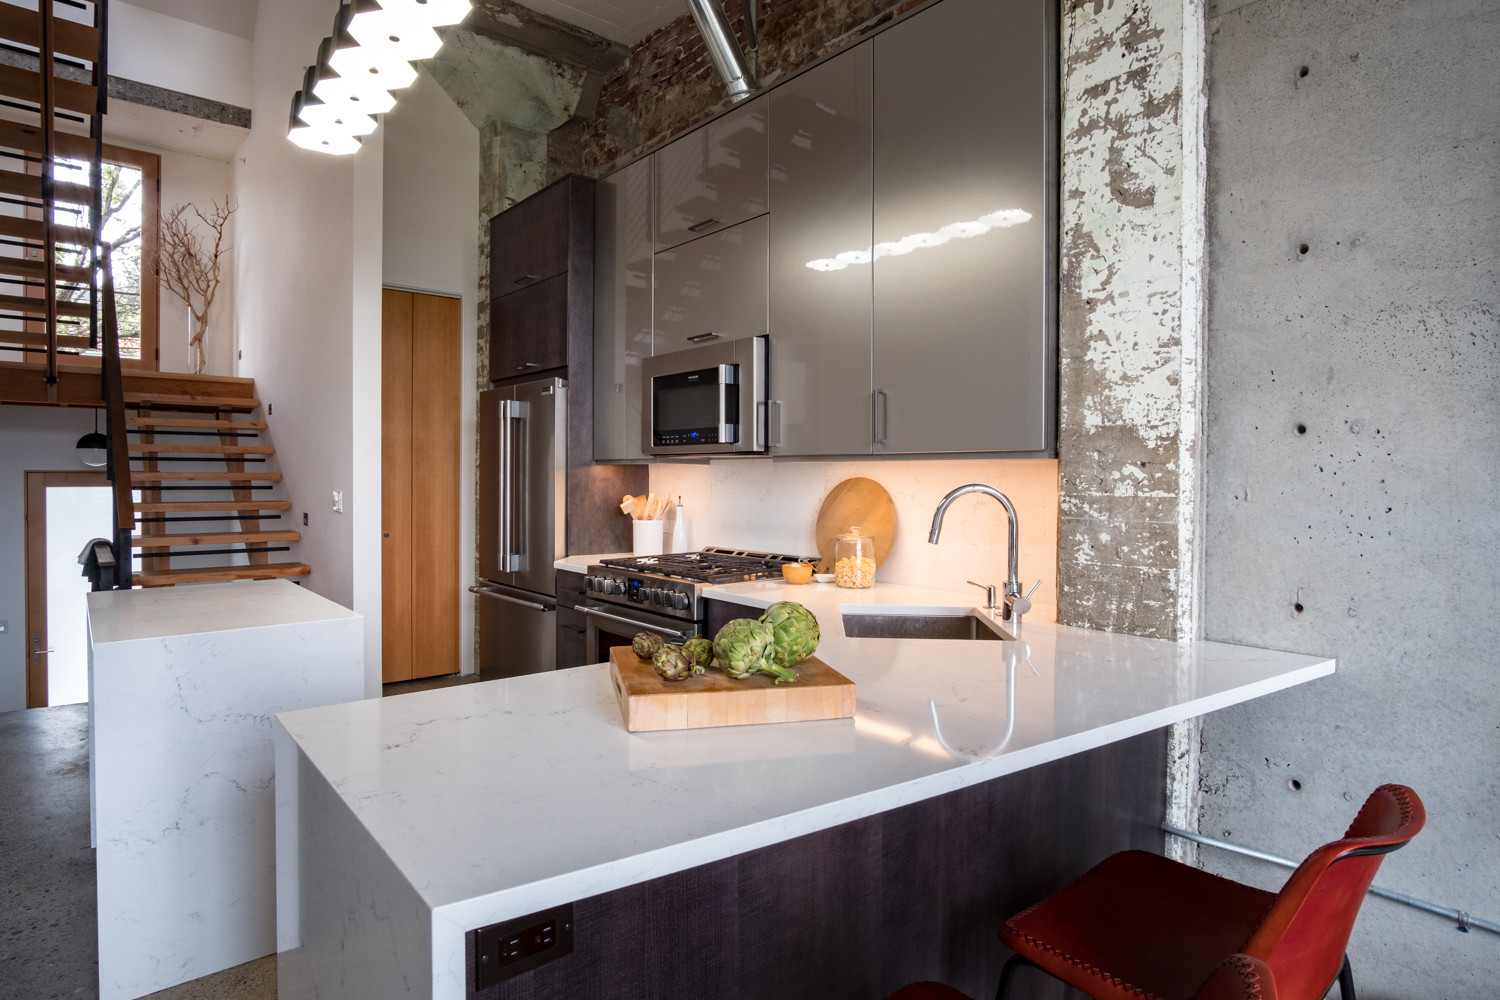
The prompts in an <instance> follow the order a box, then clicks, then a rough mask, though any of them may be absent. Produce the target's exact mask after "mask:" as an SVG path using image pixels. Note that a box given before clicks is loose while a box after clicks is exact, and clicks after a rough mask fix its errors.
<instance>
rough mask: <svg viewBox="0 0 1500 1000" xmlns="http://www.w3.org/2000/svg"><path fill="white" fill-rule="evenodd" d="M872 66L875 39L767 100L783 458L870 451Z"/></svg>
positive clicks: (775, 409) (775, 364)
mask: <svg viewBox="0 0 1500 1000" xmlns="http://www.w3.org/2000/svg"><path fill="white" fill-rule="evenodd" d="M871 62H872V60H871V46H870V43H868V42H867V43H865V44H863V45H860V46H857V47H856V48H853V49H851V50H849V51H847V52H844V53H841V54H840V55H838V56H836V57H835V58H833V59H830V60H828V61H827V62H825V63H822V64H821V65H819V66H816V67H814V68H813V69H811V70H809V71H807V72H806V73H803V74H801V75H800V76H797V77H794V78H793V79H791V80H789V81H787V82H786V83H784V84H782V85H781V86H779V87H777V88H776V89H775V90H773V91H771V93H770V95H769V97H768V98H767V99H768V100H769V101H770V104H771V110H770V119H771V120H770V126H771V128H770V140H771V351H770V364H771V379H770V395H771V409H770V419H769V424H770V426H769V428H768V434H769V440H770V443H771V446H772V449H773V450H774V452H775V453H776V454H778V455H855V454H860V453H864V454H869V452H870V444H871V400H870V390H871V385H870V301H871V299H870V295H871V290H870V244H871V229H870V204H871V162H870V143H871Z"/></svg>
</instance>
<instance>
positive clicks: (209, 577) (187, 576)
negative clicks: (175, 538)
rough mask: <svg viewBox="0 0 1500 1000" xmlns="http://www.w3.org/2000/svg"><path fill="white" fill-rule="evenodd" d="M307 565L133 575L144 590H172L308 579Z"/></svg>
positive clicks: (212, 568) (229, 567) (196, 569)
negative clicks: (197, 585) (232, 582)
mask: <svg viewBox="0 0 1500 1000" xmlns="http://www.w3.org/2000/svg"><path fill="white" fill-rule="evenodd" d="M311 572H312V568H311V567H309V566H308V565H307V564H306V563H265V564H263V565H260V566H198V567H194V568H192V569H159V570H141V571H140V572H137V573H134V574H132V579H133V580H134V582H135V584H136V585H137V586H140V587H170V586H172V585H173V584H177V583H218V582H221V581H225V580H277V579H282V578H285V577H290V576H307V575H308V574H309V573H311Z"/></svg>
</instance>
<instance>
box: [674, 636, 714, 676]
mask: <svg viewBox="0 0 1500 1000" xmlns="http://www.w3.org/2000/svg"><path fill="white" fill-rule="evenodd" d="M682 652H683V654H684V655H686V656H687V658H688V661H689V662H690V663H692V665H693V673H695V674H701V673H703V669H704V668H705V667H711V666H713V663H714V641H713V640H712V639H709V638H706V637H704V636H701V635H698V636H694V637H693V638H691V639H689V640H688V641H687V642H685V643H683V644H682Z"/></svg>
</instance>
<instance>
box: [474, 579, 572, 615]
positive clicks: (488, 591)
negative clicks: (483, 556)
mask: <svg viewBox="0 0 1500 1000" xmlns="http://www.w3.org/2000/svg"><path fill="white" fill-rule="evenodd" d="M469 593H471V594H478V595H479V596H480V597H493V598H494V599H495V600H497V601H508V602H510V603H511V604H519V605H521V607H523V608H531V609H532V610H533V611H556V610H557V605H555V604H540V603H538V602H536V601H523V600H522V599H521V598H519V597H511V596H510V595H509V594H502V593H501V592H500V591H498V590H496V589H494V588H493V587H481V586H478V585H477V584H476V585H475V586H473V587H470V588H469Z"/></svg>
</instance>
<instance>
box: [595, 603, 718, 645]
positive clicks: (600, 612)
mask: <svg viewBox="0 0 1500 1000" xmlns="http://www.w3.org/2000/svg"><path fill="white" fill-rule="evenodd" d="M573 610H574V611H579V612H582V613H583V614H586V615H594V616H596V617H598V618H608V619H609V620H610V621H612V622H618V623H619V624H621V625H629V626H630V627H631V628H633V629H635V630H636V631H637V632H655V633H657V634H658V635H664V636H667V637H671V638H673V639H676V640H677V641H678V642H687V641H688V640H689V639H691V638H693V637H694V636H696V635H697V634H698V633H697V632H673V631H671V630H669V629H661V628H652V627H651V626H649V625H643V624H641V623H640V622H638V621H636V620H635V619H634V618H625V617H622V616H620V615H612V614H610V613H609V612H608V611H605V610H604V609H603V608H591V607H588V606H586V605H582V604H579V605H575V606H574V607H573Z"/></svg>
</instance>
